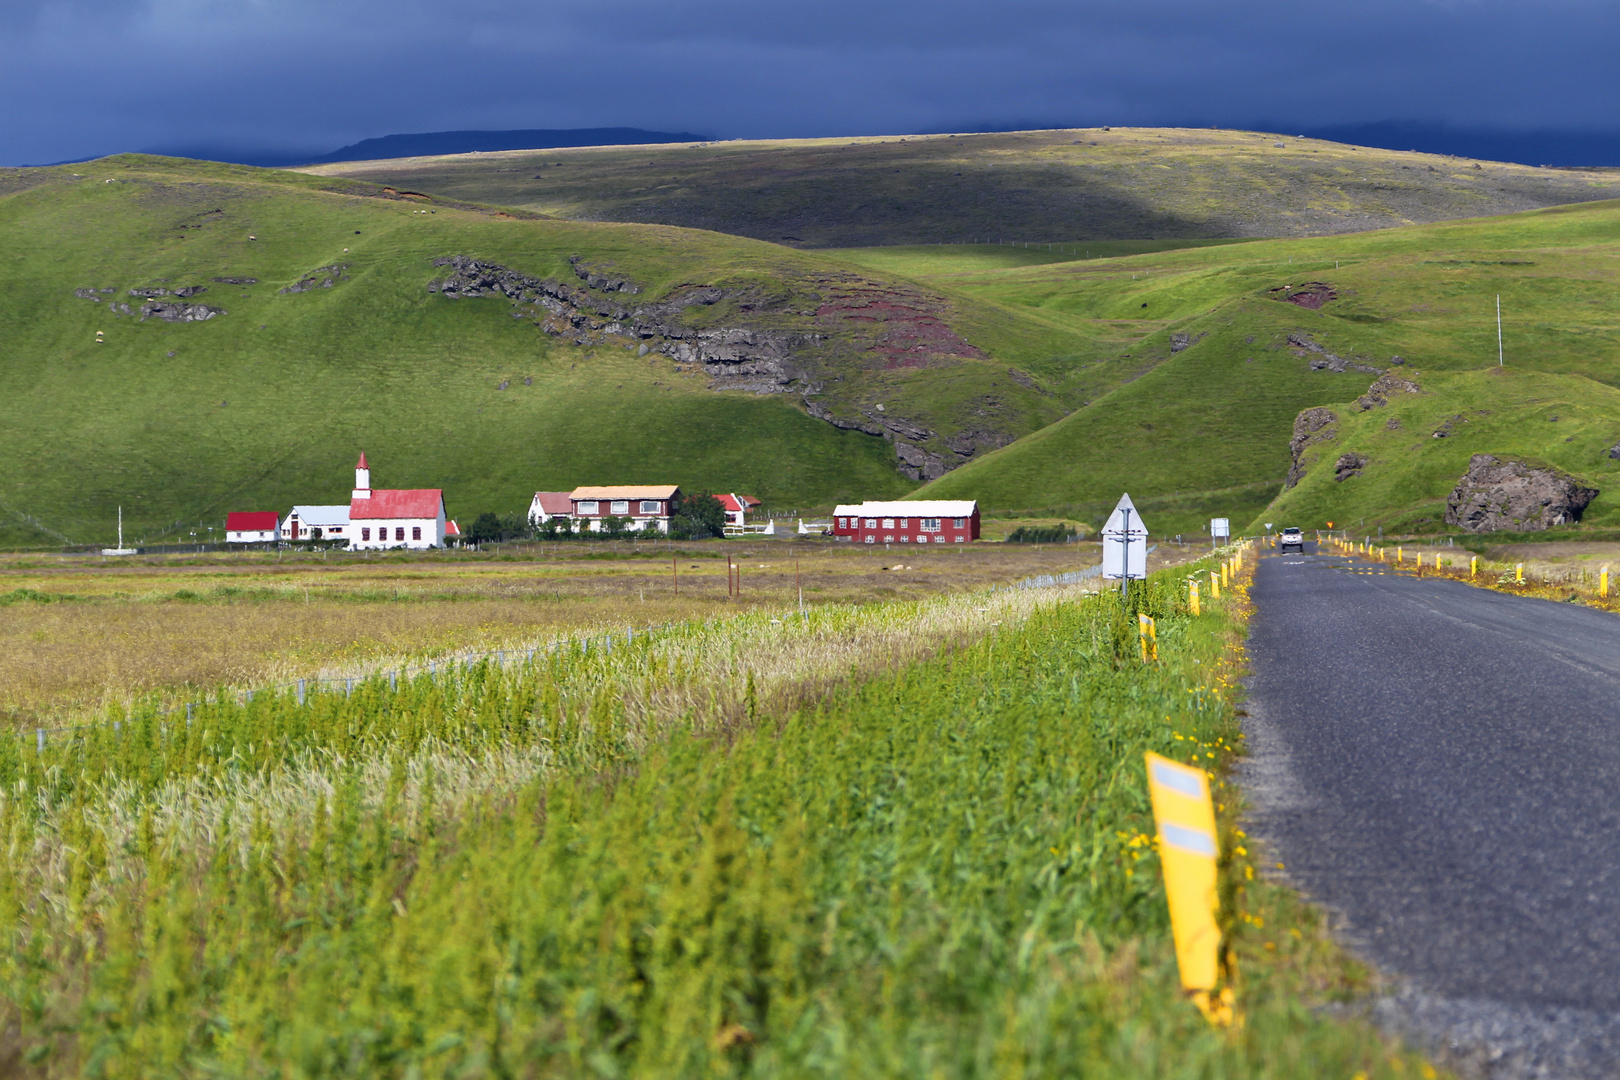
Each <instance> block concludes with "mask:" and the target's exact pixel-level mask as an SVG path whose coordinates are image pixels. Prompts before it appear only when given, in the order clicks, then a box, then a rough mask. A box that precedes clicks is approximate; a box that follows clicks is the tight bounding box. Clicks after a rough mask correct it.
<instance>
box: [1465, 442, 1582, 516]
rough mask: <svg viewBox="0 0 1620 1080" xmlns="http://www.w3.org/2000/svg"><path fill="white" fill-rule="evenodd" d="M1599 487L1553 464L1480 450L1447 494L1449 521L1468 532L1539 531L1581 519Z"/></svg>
mask: <svg viewBox="0 0 1620 1080" xmlns="http://www.w3.org/2000/svg"><path fill="white" fill-rule="evenodd" d="M1597 495H1598V489H1597V488H1593V487H1587V486H1586V485H1585V484H1583V483H1582V482H1581V481H1580V480H1578V479H1576V478H1575V477H1573V476H1570V475H1569V474H1568V473H1565V472H1562V471H1560V470H1558V469H1555V468H1552V467H1551V466H1548V465H1533V464H1530V463H1528V462H1524V461H1516V460H1514V459H1512V458H1499V457H1496V456H1495V455H1493V454H1475V455H1474V456H1473V457H1472V458H1470V459H1469V461H1468V471H1467V472H1465V473H1464V474H1463V476H1462V479H1461V480H1459V481H1458V482H1457V487H1456V488H1455V489H1454V490H1453V491H1452V493H1451V496H1450V497H1449V498H1448V499H1447V500H1446V524H1447V525H1455V526H1458V527H1460V528H1463V529H1467V530H1468V531H1469V532H1476V533H1483V532H1498V531H1502V530H1509V531H1513V532H1540V531H1541V530H1543V529H1549V528H1552V527H1553V526H1555V525H1567V524H1569V523H1571V522H1574V521H1579V520H1580V518H1581V514H1582V513H1583V512H1584V511H1585V510H1586V508H1587V506H1588V505H1589V504H1590V503H1591V502H1592V500H1593V499H1595V498H1597Z"/></svg>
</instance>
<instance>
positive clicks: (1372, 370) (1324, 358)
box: [1288, 331, 1383, 375]
mask: <svg viewBox="0 0 1620 1080" xmlns="http://www.w3.org/2000/svg"><path fill="white" fill-rule="evenodd" d="M1288 347H1289V348H1290V349H1292V350H1293V353H1294V355H1295V356H1306V355H1309V356H1310V357H1311V358H1312V359H1311V370H1312V371H1364V372H1366V373H1367V374H1368V375H1382V374H1383V369H1382V368H1377V367H1373V366H1372V365H1371V364H1365V363H1362V362H1361V360H1364V359H1365V357H1362V358H1360V359H1352V358H1347V357H1343V356H1336V355H1334V354H1333V353H1330V352H1328V351H1327V350H1326V349H1324V348H1322V346H1320V345H1318V344H1317V343H1316V342H1315V341H1314V340H1312V338H1311V336H1310V335H1309V334H1302V333H1299V332H1298V331H1295V332H1294V333H1292V334H1289V335H1288Z"/></svg>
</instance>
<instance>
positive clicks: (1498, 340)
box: [1496, 293, 1506, 367]
mask: <svg viewBox="0 0 1620 1080" xmlns="http://www.w3.org/2000/svg"><path fill="white" fill-rule="evenodd" d="M1496 366H1497V367H1505V366H1506V361H1505V360H1504V359H1503V358H1502V294H1501V293H1497V294H1496Z"/></svg>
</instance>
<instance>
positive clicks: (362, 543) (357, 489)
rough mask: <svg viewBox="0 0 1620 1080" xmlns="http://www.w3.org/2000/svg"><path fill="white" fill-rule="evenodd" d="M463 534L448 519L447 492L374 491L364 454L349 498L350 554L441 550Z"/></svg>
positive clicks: (439, 489)
mask: <svg viewBox="0 0 1620 1080" xmlns="http://www.w3.org/2000/svg"><path fill="white" fill-rule="evenodd" d="M459 535H460V533H459V531H458V530H457V529H456V523H455V522H453V521H449V520H447V519H446V518H445V516H444V491H443V489H441V488H373V487H372V486H371V469H370V467H369V466H367V465H366V455H365V454H363V453H362V454H361V455H360V461H359V463H358V464H357V465H355V467H354V491H352V492H351V493H350V495H349V550H350V551H377V550H384V549H387V548H413V549H422V548H438V547H444V542H445V538H446V537H449V538H451V539H454V538H456V537H457V536H459Z"/></svg>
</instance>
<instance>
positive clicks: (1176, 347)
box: [1170, 332, 1209, 353]
mask: <svg viewBox="0 0 1620 1080" xmlns="http://www.w3.org/2000/svg"><path fill="white" fill-rule="evenodd" d="M1207 337H1209V334H1208V333H1207V332H1205V333H1202V334H1199V335H1198V336H1197V337H1194V336H1193V335H1191V334H1179V333H1178V334H1171V335H1170V351H1171V352H1172V353H1178V352H1182V351H1184V350H1186V349H1190V348H1192V347H1193V346H1194V345H1196V344H1198V343H1199V342H1200V341H1203V340H1204V339H1205V338H1207Z"/></svg>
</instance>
